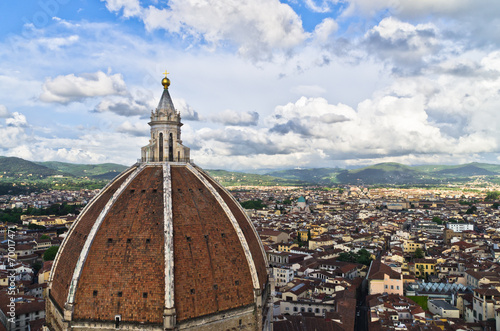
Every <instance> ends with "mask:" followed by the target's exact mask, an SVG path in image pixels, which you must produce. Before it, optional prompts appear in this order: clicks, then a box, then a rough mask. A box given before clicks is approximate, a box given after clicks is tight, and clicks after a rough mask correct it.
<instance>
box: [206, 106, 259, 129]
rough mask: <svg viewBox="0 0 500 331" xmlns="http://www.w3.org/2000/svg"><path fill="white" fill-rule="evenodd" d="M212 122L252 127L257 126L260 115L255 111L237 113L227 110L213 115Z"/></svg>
mask: <svg viewBox="0 0 500 331" xmlns="http://www.w3.org/2000/svg"><path fill="white" fill-rule="evenodd" d="M210 120H212V121H213V122H216V123H221V124H224V125H239V126H250V125H257V123H258V122H259V113H257V112H255V111H247V112H237V111H234V110H230V109H226V110H224V111H222V112H220V113H218V114H215V115H212V116H211V117H210Z"/></svg>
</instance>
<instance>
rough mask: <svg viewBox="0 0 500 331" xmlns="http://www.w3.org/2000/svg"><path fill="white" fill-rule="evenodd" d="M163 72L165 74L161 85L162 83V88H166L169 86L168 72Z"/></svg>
mask: <svg viewBox="0 0 500 331" xmlns="http://www.w3.org/2000/svg"><path fill="white" fill-rule="evenodd" d="M163 74H164V75H165V78H163V79H162V80H161V85H163V88H164V89H165V90H166V89H168V87H169V86H170V79H168V78H167V75H168V74H169V73H168V72H167V71H166V70H165V72H164V73H163Z"/></svg>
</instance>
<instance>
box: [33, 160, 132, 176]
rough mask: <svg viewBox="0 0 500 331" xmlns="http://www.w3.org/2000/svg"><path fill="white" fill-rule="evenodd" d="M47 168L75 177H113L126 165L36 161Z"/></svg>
mask: <svg viewBox="0 0 500 331" xmlns="http://www.w3.org/2000/svg"><path fill="white" fill-rule="evenodd" d="M36 163H37V164H40V165H43V166H45V167H47V168H50V169H54V170H58V171H61V172H65V173H70V174H72V175H73V176H75V177H89V178H101V179H113V178H114V177H116V176H117V175H118V174H120V173H121V172H122V171H124V170H125V169H127V168H128V167H126V166H124V165H121V164H116V163H103V164H74V163H65V162H56V161H49V162H36Z"/></svg>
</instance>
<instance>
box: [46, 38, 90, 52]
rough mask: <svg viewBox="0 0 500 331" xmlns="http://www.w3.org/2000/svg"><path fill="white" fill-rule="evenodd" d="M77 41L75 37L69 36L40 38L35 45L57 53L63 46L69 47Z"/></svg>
mask: <svg viewBox="0 0 500 331" xmlns="http://www.w3.org/2000/svg"><path fill="white" fill-rule="evenodd" d="M79 39H80V38H79V37H78V36H77V35H71V36H69V37H57V38H40V39H38V40H37V43H38V44H39V45H40V46H43V47H46V48H47V49H49V50H51V51H57V50H59V48H61V47H63V46H69V45H72V44H74V43H76V42H78V40H79Z"/></svg>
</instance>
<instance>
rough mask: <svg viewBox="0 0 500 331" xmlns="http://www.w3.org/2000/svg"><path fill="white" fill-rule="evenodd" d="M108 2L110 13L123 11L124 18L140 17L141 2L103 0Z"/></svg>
mask: <svg viewBox="0 0 500 331" xmlns="http://www.w3.org/2000/svg"><path fill="white" fill-rule="evenodd" d="M101 1H104V2H106V8H108V10H109V11H115V12H118V11H120V10H122V9H123V17H125V18H129V17H133V16H137V15H140V13H141V10H142V8H141V5H140V3H139V0H101Z"/></svg>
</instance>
